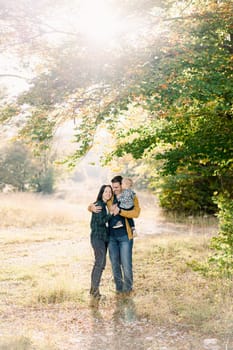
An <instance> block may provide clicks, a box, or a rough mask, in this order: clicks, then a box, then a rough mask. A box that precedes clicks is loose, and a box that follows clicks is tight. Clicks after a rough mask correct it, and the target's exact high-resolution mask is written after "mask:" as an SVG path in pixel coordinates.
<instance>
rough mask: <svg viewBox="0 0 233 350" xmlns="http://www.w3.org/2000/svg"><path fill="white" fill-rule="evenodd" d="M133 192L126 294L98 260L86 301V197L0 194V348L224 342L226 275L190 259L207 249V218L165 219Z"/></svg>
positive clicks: (231, 313)
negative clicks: (98, 277) (196, 266)
mask: <svg viewBox="0 0 233 350" xmlns="http://www.w3.org/2000/svg"><path fill="white" fill-rule="evenodd" d="M139 198H141V206H142V213H141V216H140V218H139V219H137V221H136V225H137V229H138V237H137V238H136V239H135V242H134V286H135V291H134V294H133V296H132V297H131V298H130V299H127V300H120V301H119V300H117V298H116V296H115V293H114V284H113V281H112V274H111V266H110V263H109V261H108V262H107V267H106V269H105V271H104V275H103V280H102V283H101V293H102V294H104V297H103V298H102V300H100V302H99V304H98V305H93V304H92V303H91V301H90V298H89V295H88V291H89V284H90V272H91V268H92V263H93V254H92V249H91V247H90V242H89V220H90V213H88V211H87V205H88V203H89V202H90V200H91V199H90V197H82V200H81V201H80V200H79V201H78V200H76V198H74V197H72V198H59V197H58V196H41V195H33V194H26V193H9V194H1V195H0V215H1V223H0V244H1V270H0V285H1V288H0V349H1V350H4V349H5V350H8V349H11V350H16V349H18V350H27V349H36V350H45V349H47V350H55V349H56V350H58V349H59V350H65V349H69V350H71V349H77V350H82V349H90V350H91V349H101V348H103V349H104V348H106V349H114V350H117V349H120V348H121V349H124V348H127V350H130V349H134V350H144V349H151V350H157V349H165V348H166V349H168V350H173V349H176V350H177V349H182V350H186V349H187V350H190V349H192V350H202V349H203V350H204V349H216V350H222V349H224V350H232V349H233V344H232V342H233V339H232V338H233V332H232V330H233V303H232V300H233V298H232V296H233V285H232V280H229V279H223V278H219V277H217V276H204V275H202V274H200V273H199V272H197V271H194V270H193V268H192V264H193V261H199V262H204V261H205V260H206V259H207V257H208V256H209V254H210V249H209V240H210V237H211V236H212V235H213V234H216V232H217V221H216V219H215V218H211V217H205V218H193V217H189V218H187V219H184V218H183V219H182V220H178V218H174V217H173V218H171V217H170V218H168V217H167V218H166V217H165V216H162V215H161V212H160V211H159V209H158V207H157V206H156V202H155V201H154V199H153V197H151V196H148V195H147V194H145V193H142V194H141V195H139ZM126 326H127V327H128V331H127V332H128V333H127V339H126V337H125V338H124V337H123V336H122V329H125V327H126ZM98 327H99V328H98ZM119 335H121V338H122V339H121V341H122V342H123V343H121V344H120V343H119ZM114 337H115V338H114ZM113 339H115V340H113ZM116 339H117V340H116ZM208 339H210V343H211V341H212V342H213V344H214V345H213V346H215V348H214V347H212V348H210V347H208V348H207V347H205V346H206V345H205V343H204V341H205V340H208ZM122 344H123V345H122ZM120 345H121V346H120ZM98 346H99V347H98Z"/></svg>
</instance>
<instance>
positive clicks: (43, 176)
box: [31, 167, 54, 194]
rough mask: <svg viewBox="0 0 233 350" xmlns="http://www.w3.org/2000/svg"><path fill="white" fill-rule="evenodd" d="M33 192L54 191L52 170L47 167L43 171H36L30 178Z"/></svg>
mask: <svg viewBox="0 0 233 350" xmlns="http://www.w3.org/2000/svg"><path fill="white" fill-rule="evenodd" d="M31 185H32V188H33V189H34V190H35V192H41V193H46V194H51V193H53V191H54V170H53V168H52V167H49V168H48V169H46V170H45V171H44V172H39V173H37V174H36V175H35V176H34V177H33V178H32V180H31Z"/></svg>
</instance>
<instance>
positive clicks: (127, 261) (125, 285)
mask: <svg viewBox="0 0 233 350" xmlns="http://www.w3.org/2000/svg"><path fill="white" fill-rule="evenodd" d="M116 231H117V230H116ZM132 251H133V239H131V240H129V239H128V236H127V235H126V234H124V235H117V233H115V234H111V235H110V241H109V256H110V260H111V264H112V272H113V277H114V281H115V285H116V291H117V292H129V291H131V290H132V288H133V270H132Z"/></svg>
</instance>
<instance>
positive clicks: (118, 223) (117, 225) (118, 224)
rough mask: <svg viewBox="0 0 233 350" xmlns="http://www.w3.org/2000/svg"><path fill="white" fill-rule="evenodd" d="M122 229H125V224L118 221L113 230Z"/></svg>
mask: <svg viewBox="0 0 233 350" xmlns="http://www.w3.org/2000/svg"><path fill="white" fill-rule="evenodd" d="M120 227H123V224H122V222H121V221H118V222H117V223H116V225H114V226H113V227H112V228H120Z"/></svg>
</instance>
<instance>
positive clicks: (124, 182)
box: [122, 179, 132, 190]
mask: <svg viewBox="0 0 233 350" xmlns="http://www.w3.org/2000/svg"><path fill="white" fill-rule="evenodd" d="M131 186H132V184H131V182H130V181H129V180H127V179H123V180H122V188H123V190H125V189H127V188H130V187H131Z"/></svg>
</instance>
